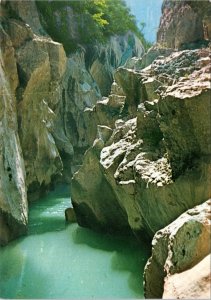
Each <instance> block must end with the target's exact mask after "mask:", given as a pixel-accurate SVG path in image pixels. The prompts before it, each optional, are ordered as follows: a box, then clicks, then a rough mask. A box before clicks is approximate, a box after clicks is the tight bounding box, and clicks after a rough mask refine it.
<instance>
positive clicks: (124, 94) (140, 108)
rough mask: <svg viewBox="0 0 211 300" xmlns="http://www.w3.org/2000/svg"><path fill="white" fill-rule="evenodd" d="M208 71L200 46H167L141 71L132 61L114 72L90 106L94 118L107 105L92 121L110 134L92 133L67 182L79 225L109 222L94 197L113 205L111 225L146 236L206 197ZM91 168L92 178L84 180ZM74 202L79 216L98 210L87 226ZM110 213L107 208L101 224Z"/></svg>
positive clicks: (207, 171)
mask: <svg viewBox="0 0 211 300" xmlns="http://www.w3.org/2000/svg"><path fill="white" fill-rule="evenodd" d="M127 65H128V64H127ZM129 65H130V64H129ZM209 76H210V58H209V50H208V49H201V50H200V49H199V50H191V51H190V50H184V51H180V52H173V53H172V54H171V55H170V56H167V57H166V58H165V57H158V58H157V59H156V60H155V61H154V62H153V63H152V64H151V65H149V66H148V67H146V68H145V69H143V70H142V69H141V67H140V69H139V68H138V67H137V66H136V68H135V69H134V65H133V64H132V67H131V68H130V69H129V68H126V67H122V68H119V69H118V70H117V72H116V73H115V75H114V78H115V82H114V84H113V88H112V91H111V95H110V96H109V98H106V99H104V100H103V101H104V102H103V101H102V102H98V103H97V105H96V109H95V111H92V116H93V118H94V116H95V118H97V116H99V108H98V107H99V104H100V103H101V104H103V107H104V112H105V111H106V109H107V110H109V112H110V113H109V115H113V118H112V121H110V119H109V118H103V117H102V116H103V114H102V111H101V114H100V115H101V119H100V120H99V118H98V122H99V121H101V123H98V124H101V125H103V126H107V127H109V128H110V130H113V133H112V134H111V136H110V137H109V139H108V140H107V139H106V140H103V138H102V137H100V136H99V134H98V135H97V139H96V140H95V142H94V144H93V146H92V147H91V148H90V149H89V150H88V152H87V154H86V155H85V160H84V163H83V166H82V168H81V169H80V170H79V171H78V172H77V173H76V174H75V175H74V178H73V181H72V199H73V203H74V208H75V209H76V210H77V216H78V218H79V219H80V224H82V225H85V226H90V227H97V226H96V223H98V224H99V227H100V228H101V227H102V224H103V227H104V228H106V227H109V226H110V225H108V224H106V221H105V220H104V207H103V206H102V203H107V205H106V206H107V207H109V206H110V207H112V205H113V203H115V207H116V209H115V216H114V217H113V219H114V220H116V224H118V217H117V216H116V212H117V211H119V212H118V215H119V216H120V219H119V224H118V227H119V226H121V224H124V223H125V225H126V223H128V225H129V227H130V228H131V230H132V231H134V232H141V231H142V230H144V231H145V232H147V233H148V235H150V236H151V237H152V236H153V235H154V233H155V232H156V231H157V230H159V229H160V228H162V227H164V226H166V225H168V224H169V223H170V222H172V221H173V220H174V219H176V218H177V217H178V216H179V215H180V214H181V213H183V212H184V211H185V210H187V209H188V208H191V207H193V206H195V205H197V204H200V203H202V202H203V201H205V200H206V199H207V198H209V193H210V191H209V181H210V178H209V172H210V159H209V158H210V154H211V153H210V147H209V145H210V132H211V128H210V110H211V108H210V98H209V95H210V79H209V78H210V77H209ZM111 100H112V101H111ZM111 103H113V106H112V105H111ZM114 103H115V105H114ZM118 103H119V105H118ZM120 118H121V119H120ZM109 121H110V124H109ZM207 145H208V147H207ZM91 173H94V174H95V176H93V178H92V180H85V178H88V177H90V174H91ZM102 186H103V188H104V191H105V193H104V194H103V196H102V195H101V191H102ZM107 190H108V191H112V197H111V196H110V192H109V193H107ZM98 193H100V194H98ZM111 199H112V200H111ZM82 204H83V212H82V215H87V216H89V212H90V211H91V212H92V216H93V215H95V214H96V215H97V216H98V217H97V220H98V222H95V225H94V226H93V223H92V219H93V218H89V217H87V218H88V220H89V221H86V222H84V224H83V218H82V216H81V214H80V207H82ZM117 207H118V208H117ZM155 207H156V210H155V209H154V208H155ZM86 209H87V213H86ZM111 211H113V210H111ZM122 216H124V223H122V221H121V218H122ZM100 218H102V219H100ZM111 219H112V213H111V214H110V216H109V224H110V223H111ZM107 225H108V226H107ZM125 225H124V227H125Z"/></svg>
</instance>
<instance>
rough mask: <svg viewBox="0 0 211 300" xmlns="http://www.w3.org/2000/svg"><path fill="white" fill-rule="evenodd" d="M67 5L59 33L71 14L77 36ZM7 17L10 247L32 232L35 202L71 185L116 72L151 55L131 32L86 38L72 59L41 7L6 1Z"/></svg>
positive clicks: (5, 172) (5, 177)
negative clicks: (58, 185)
mask: <svg viewBox="0 0 211 300" xmlns="http://www.w3.org/2000/svg"><path fill="white" fill-rule="evenodd" d="M66 4H67V7H64V6H63V5H61V7H60V6H59V9H58V10H57V11H56V15H55V18H54V19H53V21H55V24H56V26H58V28H59V24H60V23H59V22H57V21H58V18H60V17H61V16H62V9H65V11H67V12H68V13H67V20H66V21H67V23H62V26H63V27H64V26H66V29H68V28H71V29H72V30H73V31H74V30H76V31H77V30H78V28H79V27H80V24H79V21H80V20H78V19H77V18H75V19H72V14H71V11H69V10H68V2H66ZM0 19H1V51H2V56H1V68H2V69H1V77H2V80H1V84H2V86H1V89H2V90H3V91H2V93H1V95H2V96H1V97H3V98H2V101H1V124H2V125H1V136H2V139H1V151H0V153H1V189H0V195H1V197H0V207H1V227H2V234H1V236H2V238H1V239H2V240H1V243H6V242H7V241H9V240H10V239H13V238H14V237H15V236H18V235H19V234H22V233H25V232H26V228H27V219H28V216H27V200H34V199H37V198H39V197H40V195H41V194H42V193H43V192H45V191H46V190H48V189H49V187H50V186H51V184H53V183H54V182H55V181H57V180H63V181H66V182H67V181H70V178H71V174H72V173H73V172H74V170H75V168H78V165H80V164H81V161H82V157H83V154H84V152H85V150H86V149H87V148H88V147H89V146H90V145H91V144H92V143H93V140H94V138H95V134H96V129H95V128H93V133H92V134H87V132H88V131H89V132H90V131H92V130H90V128H89V122H90V120H89V117H87V114H86V113H84V111H86V110H92V109H93V107H94V105H95V104H96V102H97V100H99V99H101V97H102V96H101V95H102V94H104V93H108V92H109V90H110V85H111V82H112V80H113V72H114V69H115V68H116V67H117V66H119V65H121V64H122V63H123V62H124V61H125V60H126V59H127V58H128V57H131V56H132V55H133V54H136V55H139V54H142V53H143V51H144V49H143V46H142V44H141V43H140V41H139V40H138V39H137V38H136V37H135V35H134V34H133V33H131V32H130V33H127V34H125V35H122V36H114V37H111V38H110V39H109V40H108V41H107V43H104V44H96V43H95V44H93V47H92V48H90V49H88V47H87V49H86V48H85V47H83V46H81V45H80V40H78V41H77V43H76V44H75V47H76V48H75V49H74V51H72V52H66V53H65V50H64V47H63V45H62V44H61V43H59V42H56V41H53V39H52V38H51V36H50V34H51V32H50V33H49V32H48V30H46V28H45V26H44V27H43V24H44V23H46V22H47V21H48V20H46V19H44V16H43V15H42V14H41V12H40V10H38V9H37V3H35V2H34V1H18V2H17V1H2V3H1V15H0ZM59 30H60V28H59ZM73 35H74V34H73ZM65 38H66V41H68V38H67V37H65ZM129 41H130V45H129ZM62 43H64V46H65V47H66V44H65V40H62ZM120 43H121V46H120V45H119V44H120ZM128 45H129V46H128ZM89 46H91V45H89ZM65 49H66V48H65ZM103 73H104V74H103ZM108 78H109V80H108ZM6 98H8V100H7V99H6ZM95 125H96V124H95ZM93 126H94V125H93ZM16 223H17V226H16V225H15V224H16Z"/></svg>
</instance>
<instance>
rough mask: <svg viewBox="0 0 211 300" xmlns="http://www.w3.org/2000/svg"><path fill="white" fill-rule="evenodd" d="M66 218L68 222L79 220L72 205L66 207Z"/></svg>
mask: <svg viewBox="0 0 211 300" xmlns="http://www.w3.org/2000/svg"><path fill="white" fill-rule="evenodd" d="M65 220H66V222H68V223H76V222H77V219H76V215H75V211H74V209H73V208H72V207H68V208H66V209H65Z"/></svg>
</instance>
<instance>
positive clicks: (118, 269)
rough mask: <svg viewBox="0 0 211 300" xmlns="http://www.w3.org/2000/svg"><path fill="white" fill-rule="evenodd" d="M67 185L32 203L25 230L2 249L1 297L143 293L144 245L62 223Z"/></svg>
mask: <svg viewBox="0 0 211 300" xmlns="http://www.w3.org/2000/svg"><path fill="white" fill-rule="evenodd" d="M69 206H70V197H69V189H68V187H67V186H59V187H57V189H56V190H55V191H54V192H51V193H50V194H48V195H47V196H46V197H43V198H42V199H40V200H39V201H37V202H34V203H32V204H31V206H30V211H29V220H30V221H29V234H28V235H27V236H26V237H23V238H20V239H18V240H16V241H14V242H12V243H10V244H9V245H8V246H6V247H2V248H0V297H1V298H22V299H24V298H25V299H26V298H27V299H30V298H63V299H64V298H69V299H71V298H74V299H77V298H92V299H96V298H97V299H99V298H110V299H111V298H139V299H140V298H143V286H142V275H143V269H144V265H145V263H146V260H147V258H148V256H149V251H148V248H147V246H146V245H144V244H143V245H142V244H140V242H139V243H138V242H136V241H135V239H132V238H128V237H127V238H126V237H125V238H123V237H112V236H109V235H103V234H99V233H95V232H92V231H90V230H88V229H85V228H81V227H79V226H78V225H77V224H69V225H66V224H65V220H64V210H65V208H66V207H69Z"/></svg>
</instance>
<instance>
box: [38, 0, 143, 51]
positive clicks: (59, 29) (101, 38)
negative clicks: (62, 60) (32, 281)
mask: <svg viewBox="0 0 211 300" xmlns="http://www.w3.org/2000/svg"><path fill="white" fill-rule="evenodd" d="M36 3H37V7H38V9H39V11H40V14H41V15H42V20H43V25H44V28H45V29H46V31H47V32H48V33H49V34H50V35H51V36H52V38H54V39H55V40H57V41H58V42H61V43H63V45H64V47H65V49H66V51H67V52H71V51H73V50H75V48H76V47H77V45H78V44H81V45H90V44H94V43H96V42H102V43H103V42H106V40H107V39H108V38H109V37H110V36H111V35H115V34H124V33H126V32H127V31H129V30H130V31H132V32H134V33H135V34H136V35H137V36H138V37H139V38H140V39H141V41H142V43H143V44H144V46H145V47H147V42H146V41H145V39H144V36H143V34H142V32H141V31H140V30H139V29H138V26H137V24H136V20H135V17H134V16H133V15H132V14H131V12H130V9H129V8H128V7H127V6H126V4H125V2H124V0H82V1H78V0H69V1H58V0H57V1H36ZM68 8H70V9H71V10H72V11H73V13H74V18H75V20H77V25H78V28H77V30H78V32H77V35H76V36H74V35H71V30H70V28H69V27H68V26H69V25H68V24H69V23H68V11H69V10H68ZM58 12H59V15H60V17H61V22H60V24H58V22H57V21H56V15H58Z"/></svg>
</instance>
